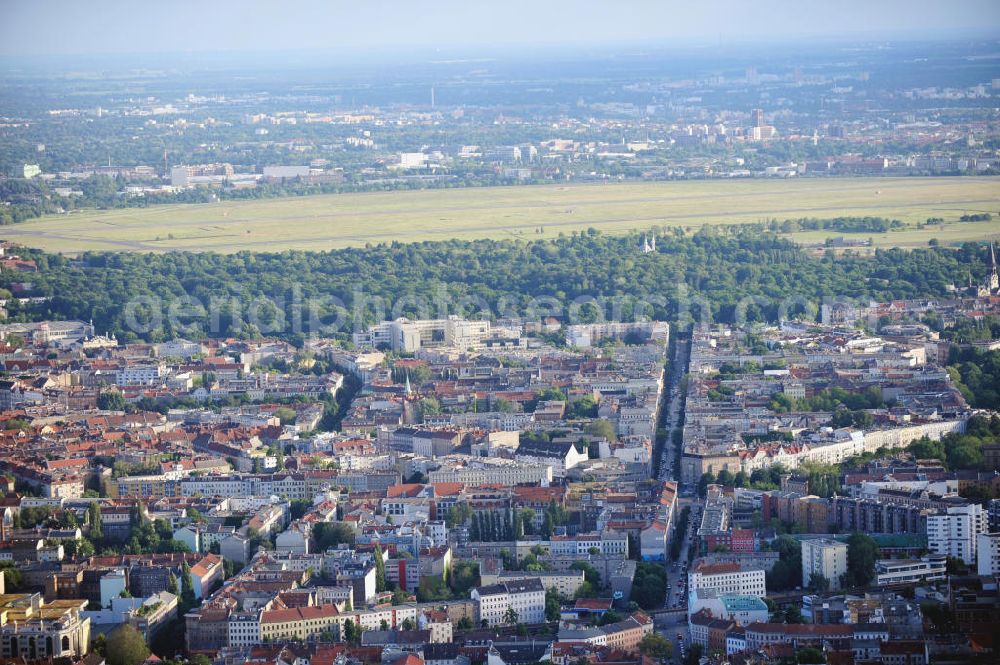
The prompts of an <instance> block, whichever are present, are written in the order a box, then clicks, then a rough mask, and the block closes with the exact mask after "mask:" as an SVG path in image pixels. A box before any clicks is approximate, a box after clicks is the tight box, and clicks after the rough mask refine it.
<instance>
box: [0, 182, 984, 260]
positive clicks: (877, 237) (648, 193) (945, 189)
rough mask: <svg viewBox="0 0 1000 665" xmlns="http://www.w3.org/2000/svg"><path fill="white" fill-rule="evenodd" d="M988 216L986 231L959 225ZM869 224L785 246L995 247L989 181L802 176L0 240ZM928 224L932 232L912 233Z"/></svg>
mask: <svg viewBox="0 0 1000 665" xmlns="http://www.w3.org/2000/svg"><path fill="white" fill-rule="evenodd" d="M977 212H990V213H992V214H993V215H994V219H993V220H992V221H989V222H958V217H959V216H961V215H963V214H966V213H977ZM838 216H855V217H860V216H877V217H886V218H891V219H899V220H901V221H903V222H905V223H906V224H907V227H906V228H904V229H901V230H898V231H892V232H889V233H875V234H844V233H841V232H836V231H807V232H797V233H791V234H788V237H790V238H791V239H793V240H795V241H797V242H801V243H803V244H821V243H822V242H823V241H824V240H825V239H826V238H829V237H835V236H844V237H848V238H858V239H867V238H872V240H873V242H874V245H875V246H877V247H916V246H924V245H926V244H927V242H928V241H929V240H930V239H932V238H936V239H938V240H939V241H940V242H941V244H951V243H957V242H962V241H965V240H985V239H1000V177H948V178H801V179H788V180H760V179H755V180H695V181H677V182H657V183H615V184H586V185H563V186H560V185H544V186H518V187H484V188H465V189H428V190H418V191H396V192H377V193H356V194H331V195H320V196H306V197H293V198H279V199H262V200H248V201H223V202H218V203H210V204H194V205H159V206H152V207H148V208H127V209H115V210H87V211H81V212H74V213H70V214H64V215H51V216H48V217H43V218H40V219H35V220H30V221H28V222H25V223H22V224H17V225H12V226H8V227H7V228H5V229H3V231H2V232H0V237H2V238H5V239H7V240H11V241H14V242H18V243H22V244H25V245H28V246H30V247H38V248H41V249H44V250H47V251H51V252H62V253H66V254H75V253H79V252H82V251H87V250H111V251H134V252H166V251H172V250H191V251H216V252H236V251H241V250H251V251H277V250H284V249H305V250H329V249H335V248H339V247H352V246H354V247H356V246H363V245H365V244H366V243H380V242H392V241H399V242H419V241H424V240H447V239H452V238H457V239H475V238H495V239H503V238H523V239H538V238H554V237H556V236H558V235H559V234H560V233H565V234H569V233H571V232H573V231H581V230H585V229H587V228H589V227H594V228H597V229H599V230H600V231H602V232H604V233H625V232H628V231H632V230H636V229H639V230H644V229H648V228H650V227H653V226H667V227H675V226H680V227H684V228H687V229H690V230H694V229H697V228H699V227H701V226H704V225H706V224H740V223H753V222H761V221H766V220H770V219H777V220H784V219H795V218H801V217H817V218H831V217H838ZM929 217H940V218H943V219H944V220H945V222H944V223H943V224H941V225H933V226H929V227H925V228H921V229H918V228H917V224H918V223H923V222H924V221H925V220H926V219H927V218H929Z"/></svg>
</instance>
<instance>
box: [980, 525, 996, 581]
mask: <svg viewBox="0 0 1000 665" xmlns="http://www.w3.org/2000/svg"><path fill="white" fill-rule="evenodd" d="M976 561H977V566H978V570H977V571H976V572H977V573H979V574H980V575H985V576H988V577H993V576H996V575H1000V533H981V534H979V535H978V536H976Z"/></svg>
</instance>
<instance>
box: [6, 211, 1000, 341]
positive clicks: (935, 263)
mask: <svg viewBox="0 0 1000 665" xmlns="http://www.w3.org/2000/svg"><path fill="white" fill-rule="evenodd" d="M638 243H639V240H638V236H636V235H631V236H613V237H612V236H605V235H602V234H600V233H599V232H597V231H596V230H593V229H592V230H591V231H590V232H588V233H583V234H576V233H574V234H573V235H572V236H567V237H562V238H559V239H556V240H539V241H531V242H525V241H515V240H479V241H464V240H450V241H442V242H424V243H414V244H402V243H391V244H381V245H378V246H374V247H370V248H357V249H341V250H334V251H330V252H304V251H287V252H280V253H249V252H240V253H237V254H232V255H220V254H213V253H193V252H172V253H166V254H124V253H87V254H84V255H82V256H81V257H80V260H79V261H72V262H71V261H69V260H68V259H66V258H64V257H62V256H56V255H49V254H44V253H41V252H35V251H30V250H28V251H25V252H24V254H26V255H27V256H29V257H30V258H34V259H36V261H37V262H38V265H39V272H38V273H37V274H34V275H32V280H31V281H32V282H33V283H34V285H35V287H34V290H33V294H34V295H39V296H48V297H49V298H50V299H49V300H47V301H45V302H43V303H37V304H25V305H20V304H19V303H17V302H16V301H15V302H13V303H10V305H9V310H10V311H9V315H10V317H11V319H13V320H19V319H27V318H34V319H37V318H57V319H58V318H75V319H82V320H89V319H93V320H94V323H95V325H96V326H97V328H98V329H99V330H101V331H109V332H114V333H116V334H118V335H119V338H120V339H125V340H129V339H134V338H136V337H143V338H146V339H150V340H156V339H164V338H169V337H172V336H174V335H184V336H188V337H197V336H199V335H205V334H209V333H212V334H217V335H225V336H229V335H247V334H249V333H248V331H249V330H251V327H250V326H249V325H248V323H247V321H246V318H247V312H248V311H249V304H250V303H251V302H253V300H254V299H255V298H258V297H260V296H266V297H268V298H272V299H275V300H274V302H275V306H273V307H272V306H270V305H264V306H260V307H258V308H257V309H258V310H259V311H258V315H259V316H258V319H259V320H258V323H257V324H254V325H255V329H254V331H253V332H254V334H256V332H257V331H259V332H263V333H264V334H269V333H270V334H279V335H283V336H285V337H288V338H290V339H292V340H293V341H294V340H295V339H296V336H297V335H296V333H295V332H294V331H293V330H292V327H293V326H292V322H293V321H294V320H295V317H296V311H297V310H296V304H295V303H296V294H299V297H300V298H301V301H302V302H308V301H309V299H310V298H313V299H318V298H325V297H327V296H330V297H333V298H337V299H339V302H338V301H329V300H328V301H326V302H325V303H323V304H320V305H317V307H316V314H317V316H318V317H319V318H320V319H321V320H322V321H323V322H324V323H325V324H333V323H334V322H335V319H337V317H339V323H338V325H337V326H336V328H337V331H338V332H339V333H340V335H341V336H343V337H344V338H345V339H346V338H347V336H348V334H349V333H350V332H353V329H354V327H355V326H360V325H364V324H367V323H370V322H372V321H374V320H376V319H379V318H381V317H385V316H394V315H401V314H407V315H411V316H414V315H417V316H419V315H436V314H438V312H436V311H434V310H433V309H431V311H426V310H427V309H428V308H430V307H432V306H433V305H434V304H435V303H437V302H439V300H438V298H439V297H440V296H442V294H443V296H444V298H450V299H451V302H453V303H455V302H457V299H459V298H465V299H466V301H465V303H464V304H465V306H464V307H462V308H461V309H462V310H463V311H462V312H457V311H455V310H458V309H459V307H457V306H455V307H452V310H453V312H452V313H465V314H467V315H476V314H477V313H478V311H477V306H476V305H475V303H474V302H473V300H472V299H473V298H482V299H484V300H485V303H486V304H487V305H488V306H489V308H490V313H491V314H493V315H499V314H502V313H514V314H522V315H523V314H531V313H534V314H537V315H546V314H551V313H556V314H558V313H564V314H565V313H567V311H568V309H569V306H570V304H571V303H572V301H573V300H574V299H575V298H580V297H602V298H607V299H613V298H619V299H621V302H622V304H621V312H622V315H623V316H624V317H628V316H630V315H631V313H632V309H633V308H634V299H640V300H645V301H647V302H649V303H650V305H651V307H649V308H643V309H644V311H645V312H646V313H647V314H649V315H652V316H655V317H659V318H667V319H675V318H677V317H678V316H682V315H683V313H684V311H685V309H686V310H687V311H689V312H690V314H691V315H692V316H694V317H696V318H697V317H700V316H701V311H702V309H703V305H704V304H705V303H707V307H708V308H709V309H710V310H711V314H712V316H713V318H714V319H715V320H722V321H729V320H732V319H733V318H734V317H735V316H737V315H744V314H745V316H746V317H747V319H749V320H760V319H770V320H773V319H775V318H776V317H777V316H778V315H779V313H786V314H795V313H797V312H798V311H801V310H800V308H799V306H797V305H793V306H792V307H791V309H787V304H786V306H785V307H786V310H782V303H781V299H783V298H792V297H795V298H803V299H806V300H808V301H810V302H811V303H813V309H810V311H809V313H810V314H813V313H814V307H815V304H816V303H818V302H819V301H820V300H821V299H822V298H823V297H832V296H844V297H849V298H868V297H874V298H881V299H889V298H893V299H895V298H907V297H916V296H928V295H935V294H943V293H944V292H945V287H946V286H947V285H949V284H953V283H961V282H962V281H963V280H964V279H966V278H967V275H968V273H969V271H970V270H971V271H972V272H973V273H975V274H979V273H982V272H983V271H984V270H985V258H986V256H985V252H984V251H983V250H982V248H981V247H978V246H976V245H975V244H973V243H969V244H967V245H964V246H963V247H962V248H960V249H958V250H951V249H945V248H928V249H919V250H912V251H904V250H895V249H893V250H877V251H876V252H875V255H874V256H873V257H862V256H856V255H853V254H850V253H848V254H845V255H840V256H836V255H834V254H833V253H827V254H825V255H823V256H820V257H814V256H811V255H810V254H808V253H807V252H806V251H805V250H803V249H802V248H800V247H799V246H797V245H795V244H793V243H791V242H789V241H787V240H783V239H780V238H778V237H776V236H772V235H769V234H767V233H761V232H760V229H756V230H754V229H751V228H737V227H733V228H705V229H703V230H701V231H699V232H698V233H697V234H694V235H685V234H684V233H683V231H681V230H680V229H674V230H673V232H672V233H671V234H667V235H664V236H662V237H661V239H660V241H659V242H658V244H657V251H656V252H654V253H649V254H640V253H638V252H637V250H636V247H637V246H638ZM21 279H22V278H21V277H20V276H18V275H16V274H14V273H7V274H5V275H3V276H2V278H0V288H4V287H9V286H10V285H11V283H12V282H15V281H20V280H21ZM139 296H143V297H148V298H154V299H159V304H158V305H157V308H156V309H157V312H158V313H159V316H158V317H155V318H153V319H149V318H147V317H145V316H143V313H144V312H145V311H146V310H145V309H144V308H142V307H140V308H137V309H136V310H135V319H136V320H137V321H140V322H141V323H143V324H149V325H143V326H138V327H137V326H132V328H134V330H130V327H129V326H128V325H127V324H126V316H125V314H126V304H127V303H128V302H129V301H130V300H132V299H133V298H135V297H139ZM182 296H186V297H189V298H195V299H197V300H198V302H199V303H200V304H201V306H203V307H205V308H213V307H212V305H213V303H214V304H215V305H214V311H215V313H216V314H217V319H218V327H217V329H213V326H212V325H211V322H210V319H211V317H209V316H208V315H207V314H203V313H202V314H198V312H199V310H198V308H197V307H195V306H191V307H190V308H187V306H186V305H185V307H181V308H180V309H179V310H178V311H179V312H180V314H181V315H180V316H177V317H175V320H173V321H171V320H170V317H169V316H168V315H167V314H168V311H167V305H168V301H170V300H172V299H176V298H179V297H182ZM404 296H406V297H409V298H410V301H409V303H408V304H407V303H403V304H402V305H401V306H399V307H397V308H396V310H395V311H393V310H392V305H393V303H397V304H399V303H401V302H402V301H401V300H400V299H401V298H402V297H404ZM543 296H544V297H548V298H554V299H555V301H556V302H557V303H558V306H557V307H556V309H555V311H553V309H552V307H551V306H550V304H548V303H545V302H542V303H536V304H538V305H539V306H538V307H536V309H535V310H534V311H533V312H532V311H531V310H529V305H530V304H531V303H530V300H531V299H532V298H540V297H543ZM748 296H750V297H757V296H763V297H765V298H766V299H767V300H766V301H762V302H755V303H750V304H749V305H747V304H746V303H744V305H743V306H742V307H738V305H739V303H740V300H741V299H743V298H746V297H748ZM378 298H381V299H383V301H384V302H385V303H386V304H387V306H386V308H385V309H384V310H382V311H379V310H378V307H377V306H376V305H375V303H376V302H377V299H378ZM413 298H423V299H424V302H426V303H427V305H428V308H424V310H425V311H420V310H421V308H420V307H418V306H417V305H415V304H414V301H413ZM658 298H663V299H664V300H658ZM278 299H281V300H280V301H279V300H278ZM699 303H701V304H699ZM611 307H612V305H611V303H610V302H608V303H607V305H606V306H605V310H606V312H610V311H611ZM560 308H561V309H560ZM578 309H579V316H580V318H581V319H584V320H585V319H588V318H597V316H598V313H597V312H596V311H595V310H594V308H593V307H590V306H582V307H579V308H578ZM807 309H808V308H807ZM298 311H299V312H300V313H301V311H302V310H301V307H300V309H299V310H298ZM192 313H194V314H195V315H193V316H189V314H192ZM309 318H310V314H309V312H308V311H306V312H305V313H304V314H302V319H303V320H304V321H305V322H308V320H309ZM284 324H287V325H284ZM147 328H148V330H147ZM323 332H331V330H324V331H323Z"/></svg>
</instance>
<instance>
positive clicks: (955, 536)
mask: <svg viewBox="0 0 1000 665" xmlns="http://www.w3.org/2000/svg"><path fill="white" fill-rule="evenodd" d="M981 533H986V513H985V512H984V511H983V507H982V506H981V505H979V504H978V503H972V504H969V505H966V506H953V507H950V508H947V509H945V510H944V511H942V512H940V513H938V514H936V515H928V516H927V547H928V548H929V549H930V550H931V551H932V552H934V553H936V554H944V555H945V556H950V557H954V558H956V559H961V560H962V561H964V562H965V563H967V564H968V565H970V566H974V565H976V538H977V536H978V535H979V534H981Z"/></svg>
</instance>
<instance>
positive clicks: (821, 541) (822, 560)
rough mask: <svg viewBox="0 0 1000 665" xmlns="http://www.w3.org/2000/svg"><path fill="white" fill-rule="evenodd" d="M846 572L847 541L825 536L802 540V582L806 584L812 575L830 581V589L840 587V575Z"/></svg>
mask: <svg viewBox="0 0 1000 665" xmlns="http://www.w3.org/2000/svg"><path fill="white" fill-rule="evenodd" d="M846 572H847V543H841V542H838V541H836V540H829V539H827V538H814V539H809V540H803V541H802V584H803V586H808V585H809V583H810V580H811V579H812V577H813V575H819V576H822V577H824V578H826V579H827V580H829V582H830V589H831V590H837V589H840V576H841V575H843V574H844V573H846Z"/></svg>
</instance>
